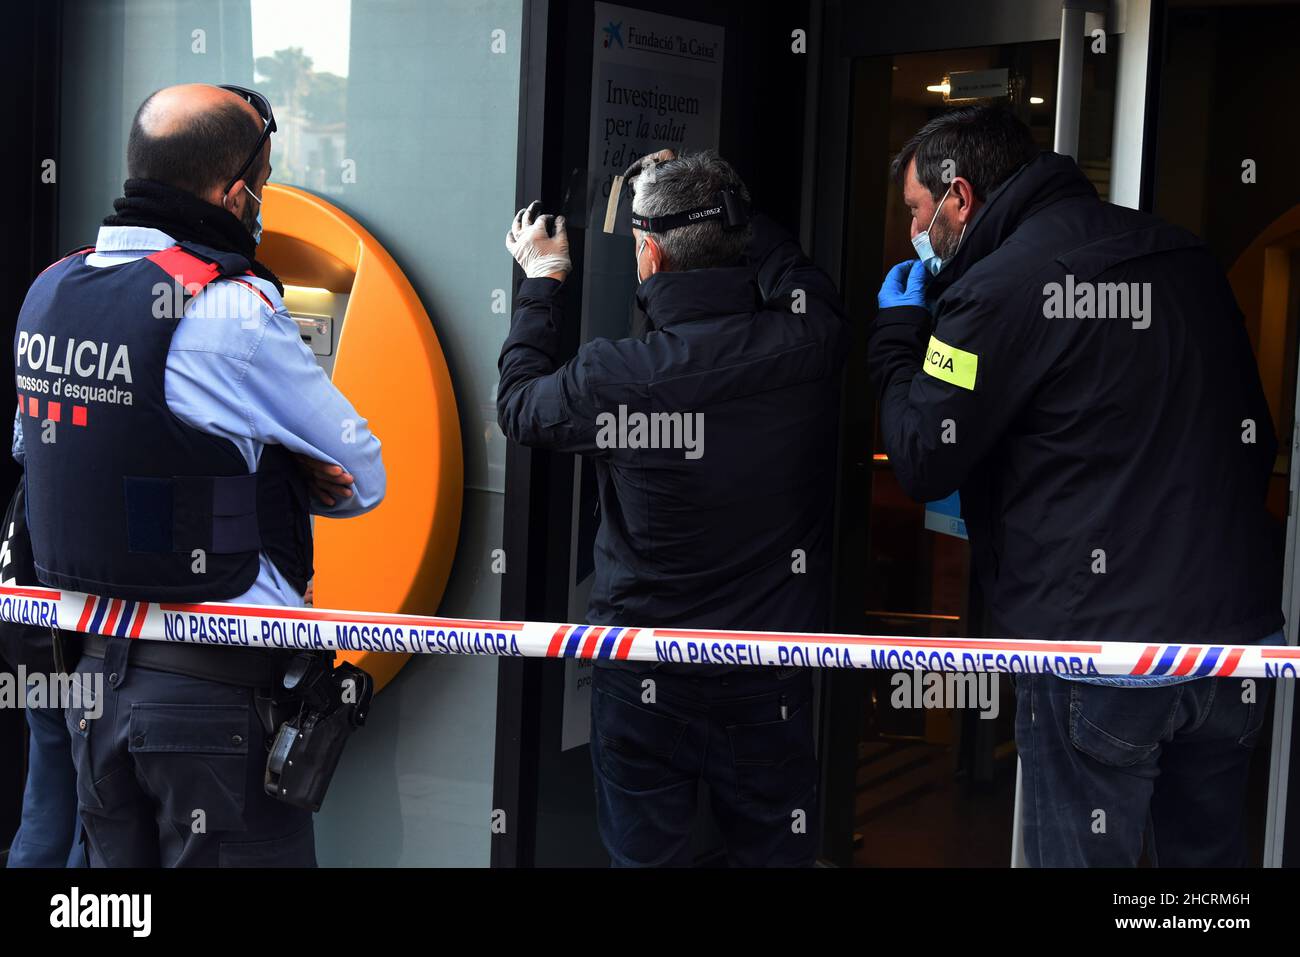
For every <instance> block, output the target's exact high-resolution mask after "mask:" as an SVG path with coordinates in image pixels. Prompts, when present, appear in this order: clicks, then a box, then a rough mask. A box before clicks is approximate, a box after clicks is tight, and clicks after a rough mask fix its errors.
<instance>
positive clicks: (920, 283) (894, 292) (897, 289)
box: [876, 259, 930, 309]
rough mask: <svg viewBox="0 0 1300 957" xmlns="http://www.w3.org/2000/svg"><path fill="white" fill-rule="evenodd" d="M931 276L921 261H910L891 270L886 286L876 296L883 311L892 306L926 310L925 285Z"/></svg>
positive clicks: (886, 278)
mask: <svg viewBox="0 0 1300 957" xmlns="http://www.w3.org/2000/svg"><path fill="white" fill-rule="evenodd" d="M929 281H930V274H929V273H928V272H927V271H926V269H925V266H923V265H922V264H921V260H919V259H908V260H906V261H904V262H901V263H899V264H898V265H897V266H895V267H894V268H893V269H891V270H889V275H887V276H886V277H885V282H884V285H882V286H881V287H880V292H879V294H878V295H877V296H876V304H877V305H879V306H880V308H881V309H889V308H890V307H892V306H920V307H922V308H925V307H926V306H925V284H926V283H927V282H929Z"/></svg>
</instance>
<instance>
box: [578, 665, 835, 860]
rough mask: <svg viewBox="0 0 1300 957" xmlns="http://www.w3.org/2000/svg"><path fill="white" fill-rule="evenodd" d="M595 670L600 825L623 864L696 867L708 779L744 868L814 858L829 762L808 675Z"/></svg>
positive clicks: (722, 825)
mask: <svg viewBox="0 0 1300 957" xmlns="http://www.w3.org/2000/svg"><path fill="white" fill-rule="evenodd" d="M593 672H594V674H593V676H592V692H591V760H592V765H593V768H594V770H595V782H596V804H597V820H598V823H599V827H600V836H601V840H602V841H603V842H604V845H605V849H606V850H607V851H608V852H609V856H610V859H611V863H612V864H613V865H614V866H615V867H653V866H683V865H689V864H690V863H691V859H690V835H691V830H692V825H693V824H694V821H695V814H696V804H697V798H698V796H699V782H700V781H701V780H704V781H707V782H708V785H709V793H710V797H711V803H712V806H713V813H714V817H715V818H716V820H717V823H718V827H719V829H720V830H721V832H722V835H723V839H724V841H725V843H726V849H727V859H728V861H729V862H730V864H731V865H732V866H733V867H762V866H768V867H806V866H809V865H811V864H812V863H813V861H814V859H815V857H816V848H817V840H818V827H817V757H816V753H815V750H814V744H813V694H812V677H811V675H810V674H809V673H808V672H807V671H804V670H799V669H786V670H785V671H784V672H781V673H778V672H777V671H776V670H775V669H761V670H759V669H744V670H741V671H737V672H734V673H731V674H727V675H723V676H718V677H695V676H691V675H689V674H662V673H660V672H651V671H640V670H636V671H632V670H623V669H614V668H606V667H600V666H597V667H596V668H594V669H593ZM647 680H649V681H653V682H654V685H653V690H654V696H653V700H647V698H648V697H649V696H648V695H647V693H646V688H645V686H644V685H643V682H644V681H647Z"/></svg>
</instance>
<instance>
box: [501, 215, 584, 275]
mask: <svg viewBox="0 0 1300 957" xmlns="http://www.w3.org/2000/svg"><path fill="white" fill-rule="evenodd" d="M541 205H542V201H541V200H534V201H533V202H531V203H529V204H528V206H527V207H526V208H524V209H521V210H520V211H519V212H518V213H516V214H515V219H514V222H513V223H511V224H510V231H509V232H508V233H506V249H508V250H510V255H512V256H514V257H515V262H517V263H519V265H520V266H521V267H523V270H524V275H525V276H527V277H528V278H529V279H538V278H540V277H542V276H552V277H553V278H557V279H560V280H561V281H563V279H564V278H565V277H566V276H568V274H569V271H570V270H571V269H573V262H572V261H571V260H570V259H569V234H568V233H567V232H565V230H564V217H563V216H550V215H546V216H538V215H537V214H538V212H539V211H540V210H541ZM549 223H554V224H555V235H554V236H548V235H546V231H547V226H548V224H549Z"/></svg>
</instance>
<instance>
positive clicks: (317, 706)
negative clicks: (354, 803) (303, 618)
mask: <svg viewBox="0 0 1300 957" xmlns="http://www.w3.org/2000/svg"><path fill="white" fill-rule="evenodd" d="M333 662H334V654H333V652H329V653H326V654H316V653H312V652H304V653H302V654H298V655H295V656H294V658H293V660H292V661H291V662H290V664H289V669H288V671H286V672H285V676H284V681H283V682H282V684H283V687H282V688H280V689H277V691H276V694H275V696H274V697H273V698H260V699H259V700H258V702H257V707H258V713H259V715H260V716H261V717H262V722H263V724H264V725H265V726H266V727H267V728H268V730H272V729H273V736H272V738H271V740H270V743H269V745H268V750H269V752H270V753H269V754H268V755H267V758H266V775H265V778H264V779H263V787H264V788H265V790H266V793H267V794H270V795H272V796H273V797H276V798H279V799H280V800H281V801H284V802H286V803H288V804H292V805H294V806H295V807H302V808H307V809H309V810H311V811H319V810H320V806H321V802H322V801H324V800H325V792H326V790H328V788H329V784H330V779H331V778H333V777H334V769H335V768H337V767H338V763H339V758H341V757H342V756H343V748H344V746H345V745H346V744H347V742H348V738H349V737H350V736H351V734H352V732H353V731H355V730H356V729H357V728H359V727H361V726H362V725H363V724H365V721H366V715H367V714H368V713H369V711H370V699H371V697H372V696H373V694H374V680H373V679H372V678H371V677H370V675H369V674H368V673H367V672H365V671H363V670H361V669H360V668H358V667H356V666H355V665H352V664H349V663H347V662H344V663H343V664H340V665H338V666H337V667H335V666H334V663H333Z"/></svg>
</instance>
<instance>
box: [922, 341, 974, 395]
mask: <svg viewBox="0 0 1300 957" xmlns="http://www.w3.org/2000/svg"><path fill="white" fill-rule="evenodd" d="M979 361H980V357H979V356H977V355H976V354H975V353H973V352H966V351H965V350H962V349H958V348H957V347H956V346H950V345H948V343H946V342H940V341H939V340H938V339H936V338H935V337H934V336H931V337H930V344H929V345H928V346H926V347H925V365H924V368H925V371H926V372H928V373H930V375H932V376H934V377H935V378H936V379H942V380H943V381H944V382H951V383H952V384H953V385H955V386H959V387H961V388H963V389H969V390H970V391H971V392H974V391H975V369H976V367H977V366H978V365H979Z"/></svg>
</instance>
